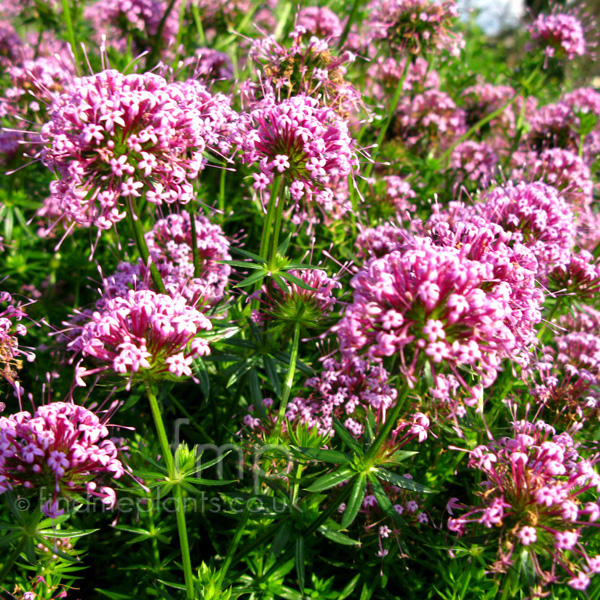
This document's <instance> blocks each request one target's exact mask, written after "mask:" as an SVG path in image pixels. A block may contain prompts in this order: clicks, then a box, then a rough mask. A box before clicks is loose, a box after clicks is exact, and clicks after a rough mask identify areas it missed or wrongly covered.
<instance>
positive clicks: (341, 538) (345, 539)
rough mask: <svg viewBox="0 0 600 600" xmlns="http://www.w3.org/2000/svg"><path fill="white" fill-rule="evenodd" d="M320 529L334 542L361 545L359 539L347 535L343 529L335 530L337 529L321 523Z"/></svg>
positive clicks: (345, 544)
mask: <svg viewBox="0 0 600 600" xmlns="http://www.w3.org/2000/svg"><path fill="white" fill-rule="evenodd" d="M319 531H320V532H321V533H322V534H323V535H324V536H325V537H326V538H327V539H328V540H331V541H332V542H335V543H336V544H341V545H342V546H360V545H361V544H360V542H359V541H358V540H353V539H352V538H351V537H349V536H347V535H346V534H345V533H342V532H341V531H335V529H331V528H330V527H326V526H325V525H321V527H319Z"/></svg>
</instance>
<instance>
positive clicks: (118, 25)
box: [84, 0, 179, 56]
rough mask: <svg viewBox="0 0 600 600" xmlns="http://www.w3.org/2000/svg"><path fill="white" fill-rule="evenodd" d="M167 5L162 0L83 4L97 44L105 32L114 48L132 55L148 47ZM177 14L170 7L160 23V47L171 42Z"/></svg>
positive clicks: (174, 33) (99, 0)
mask: <svg viewBox="0 0 600 600" xmlns="http://www.w3.org/2000/svg"><path fill="white" fill-rule="evenodd" d="M167 5H168V2H164V1H163V0H97V1H96V2H94V3H92V4H88V5H87V6H86V7H85V10H84V17H85V18H86V19H87V20H88V21H90V22H91V23H92V26H93V30H94V32H95V37H96V41H97V43H98V44H101V43H103V41H104V40H103V38H102V36H105V39H106V40H107V41H108V43H109V44H110V45H111V46H113V47H114V48H115V49H116V50H118V51H119V52H122V53H126V52H131V54H133V55H134V56H135V55H138V54H140V53H141V52H144V51H145V50H148V49H149V48H150V47H151V44H152V41H153V39H152V38H154V37H155V36H156V35H157V33H158V28H159V25H160V22H161V20H162V19H163V16H164V14H165V11H166V9H167ZM178 14H179V11H178V10H171V12H170V14H169V16H168V17H167V19H166V21H165V23H164V26H163V29H162V32H161V39H160V43H161V44H162V45H163V46H164V47H168V46H170V45H171V44H173V43H174V42H175V38H176V36H177V30H178V29H179V17H178ZM130 44H131V47H129V46H130Z"/></svg>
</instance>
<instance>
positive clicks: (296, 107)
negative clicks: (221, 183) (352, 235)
mask: <svg viewBox="0 0 600 600" xmlns="http://www.w3.org/2000/svg"><path fill="white" fill-rule="evenodd" d="M241 146H242V159H243V161H244V162H245V163H246V164H256V165H257V166H258V167H259V169H260V170H259V172H258V173H255V174H254V175H253V177H254V188H255V189H256V190H259V191H263V190H266V189H267V187H268V186H269V185H270V184H271V183H272V182H273V180H274V178H275V177H278V176H281V177H282V178H283V179H284V180H285V182H286V183H287V185H289V189H290V194H291V196H292V199H293V200H294V201H295V202H299V201H300V200H305V201H307V202H311V201H314V202H316V203H317V204H318V205H327V204H328V203H330V202H335V198H334V196H333V192H332V190H331V188H330V187H329V185H330V184H331V183H332V181H333V180H334V179H335V178H337V177H346V176H348V175H350V174H351V173H353V172H354V171H355V169H356V167H357V165H358V159H357V156H356V152H355V149H354V141H353V140H352V138H351V137H350V134H349V132H348V125H347V123H346V122H345V121H343V120H342V119H340V118H339V117H338V115H337V114H336V113H335V111H334V110H332V109H331V108H327V107H323V106H320V104H319V102H318V100H316V99H315V98H311V97H309V96H293V97H292V98H290V99H288V100H283V101H282V102H275V100H274V99H272V98H267V99H265V100H264V101H263V102H262V103H261V104H260V105H258V106H256V107H255V108H254V109H253V110H252V111H251V112H250V114H249V123H248V131H247V133H246V134H245V135H243V136H242V139H241Z"/></svg>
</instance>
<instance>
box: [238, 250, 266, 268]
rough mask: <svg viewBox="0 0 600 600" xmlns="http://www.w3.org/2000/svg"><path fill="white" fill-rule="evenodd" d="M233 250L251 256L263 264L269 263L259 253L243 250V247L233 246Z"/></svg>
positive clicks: (247, 256)
mask: <svg viewBox="0 0 600 600" xmlns="http://www.w3.org/2000/svg"><path fill="white" fill-rule="evenodd" d="M230 250H231V252H233V253H235V254H241V255H242V256H245V257H246V258H251V259H252V260H253V261H254V262H257V263H260V264H261V265H265V264H267V261H266V260H265V259H264V258H262V257H261V256H259V255H258V254H253V253H252V252H248V250H242V249H241V248H231V249H230Z"/></svg>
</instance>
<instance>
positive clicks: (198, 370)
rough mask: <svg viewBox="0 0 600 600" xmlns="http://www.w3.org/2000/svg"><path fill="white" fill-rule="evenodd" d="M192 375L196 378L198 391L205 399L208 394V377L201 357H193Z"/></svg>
mask: <svg viewBox="0 0 600 600" xmlns="http://www.w3.org/2000/svg"><path fill="white" fill-rule="evenodd" d="M192 365H193V372H194V375H195V376H196V377H197V378H198V381H199V386H200V391H201V392H202V395H203V396H204V399H205V400H208V398H209V396H210V378H209V376H208V371H207V370H206V365H205V364H204V361H203V360H202V359H201V358H195V359H194V360H193V362H192Z"/></svg>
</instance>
